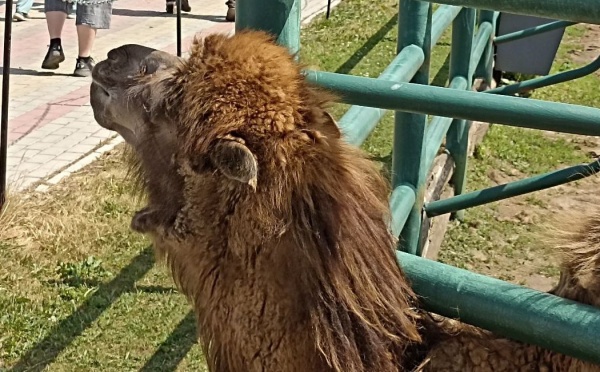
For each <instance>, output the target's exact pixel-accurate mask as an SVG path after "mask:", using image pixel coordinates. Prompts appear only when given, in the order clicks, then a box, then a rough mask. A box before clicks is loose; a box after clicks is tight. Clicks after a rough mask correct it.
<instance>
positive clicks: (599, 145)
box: [465, 25, 600, 291]
mask: <svg viewBox="0 0 600 372" xmlns="http://www.w3.org/2000/svg"><path fill="white" fill-rule="evenodd" d="M578 44H579V45H580V46H581V47H578V48H577V49H576V50H571V51H569V52H568V54H569V56H570V57H571V59H572V60H573V61H574V62H576V63H577V64H587V63H590V62H592V61H593V60H595V59H596V58H598V57H599V56H600V25H585V32H584V34H583V36H582V38H581V42H580V43H578ZM596 74H597V75H598V76H600V72H596ZM594 106H595V107H600V102H597V104H595V105H594ZM544 135H545V136H548V137H552V138H558V137H560V138H563V139H565V140H567V141H568V142H571V143H572V144H574V145H575V147H576V148H579V149H581V150H582V151H583V152H584V153H586V154H588V156H589V160H588V162H592V161H593V160H594V159H597V158H598V157H600V137H592V136H576V135H569V134H562V133H556V132H544ZM565 166H567V165H565ZM487 176H488V178H489V179H490V180H491V181H492V185H490V186H493V185H500V184H504V183H507V182H511V181H516V180H519V179H523V178H525V177H527V176H526V175H524V174H522V173H520V172H519V171H518V170H516V169H510V170H508V171H501V170H498V169H492V170H490V171H489V172H488V173H487ZM599 177H600V175H593V176H590V177H588V178H585V179H583V180H580V181H575V182H571V183H568V184H565V185H562V186H558V187H554V188H551V189H547V190H543V191H538V192H535V193H532V194H526V195H523V196H519V197H515V198H509V199H506V200H503V201H501V202H499V203H498V204H497V205H496V206H495V207H494V208H495V210H494V213H493V215H494V217H495V218H496V220H497V221H500V222H503V221H506V222H513V223H515V224H520V225H530V226H531V227H532V228H531V229H528V230H531V231H534V232H531V233H530V234H532V236H533V238H532V239H530V240H529V241H530V242H531V243H527V244H531V245H532V246H531V249H530V247H529V246H528V245H527V244H526V245H524V246H519V250H520V251H519V252H518V254H515V255H514V256H510V255H507V254H505V253H504V254H503V253H499V252H498V251H502V250H496V249H493V250H485V249H484V248H482V249H477V248H475V250H472V251H471V252H470V256H471V262H470V263H468V264H466V265H465V267H466V268H467V269H469V270H473V271H476V272H479V273H482V274H485V275H490V276H494V277H499V278H502V279H506V280H509V281H511V282H514V283H518V284H522V285H526V286H528V287H531V288H535V289H538V290H542V291H547V290H549V289H551V288H552V287H553V286H554V285H555V284H556V282H557V279H558V275H559V270H558V258H557V257H555V256H553V255H552V254H549V253H548V252H550V251H549V250H548V249H547V248H548V247H549V246H551V245H552V234H555V235H557V234H560V232H558V231H560V230H568V229H569V228H571V227H573V225H574V223H575V221H574V220H573V216H574V215H580V216H585V215H590V214H592V213H593V212H594V211H597V210H598V208H599V206H600V193H599V192H598V187H599V182H600V178H599ZM538 227H540V228H538ZM478 229H479V226H477V224H474V226H472V227H471V228H470V231H471V232H470V233H471V234H478ZM494 233H496V235H497V237H493V238H494V245H495V246H496V247H499V248H500V247H503V246H509V245H515V244H514V243H515V242H516V241H518V240H519V239H520V235H519V234H515V236H506V235H503V233H502V232H500V231H498V232H492V235H494ZM517 245H518V244H517ZM503 252H506V250H504V251H503Z"/></svg>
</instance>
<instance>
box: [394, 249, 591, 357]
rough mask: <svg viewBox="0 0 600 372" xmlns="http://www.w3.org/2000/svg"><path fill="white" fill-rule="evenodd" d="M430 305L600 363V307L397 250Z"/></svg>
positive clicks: (434, 309) (449, 314) (505, 333)
mask: <svg viewBox="0 0 600 372" xmlns="http://www.w3.org/2000/svg"><path fill="white" fill-rule="evenodd" d="M396 256H397V259H398V263H399V264H400V266H402V268H403V269H404V271H405V272H406V274H407V276H408V278H409V280H410V282H411V284H412V286H413V288H414V289H415V291H416V292H417V293H418V294H419V296H420V297H421V299H422V302H423V304H424V305H425V308H426V309H427V310H429V311H432V312H434V313H437V314H440V315H443V316H447V317H450V318H459V319H460V320H461V321H464V322H466V323H469V324H473V325H476V326H478V327H481V328H484V329H487V330H490V331H492V332H494V333H496V334H498V335H500V336H504V337H510V338H513V339H515V340H518V341H522V342H527V343H530V344H534V345H539V346H542V347H544V348H547V349H550V350H554V351H557V352H562V353H565V354H568V355H572V356H574V357H577V358H580V359H583V360H588V361H590V362H592V363H599V364H600V342H598V337H600V336H599V335H600V310H598V309H597V308H594V307H591V306H588V305H584V304H580V303H577V302H574V301H570V300H566V299H564V298H560V297H557V296H554V295H551V294H547V293H543V292H539V291H536V290H532V289H528V288H525V287H521V286H518V285H514V284H510V283H508V282H505V281H502V280H499V279H494V278H490V277H488V276H484V275H479V274H475V273H472V272H469V271H466V270H462V269H458V268H456V267H452V266H449V265H445V264H442V263H439V262H435V261H432V260H428V259H424V258H421V257H417V256H415V255H411V254H407V253H404V252H397V253H396Z"/></svg>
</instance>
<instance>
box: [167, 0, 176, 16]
mask: <svg viewBox="0 0 600 372" xmlns="http://www.w3.org/2000/svg"><path fill="white" fill-rule="evenodd" d="M166 12H167V13H169V14H173V13H175V2H174V1H167V9H166Z"/></svg>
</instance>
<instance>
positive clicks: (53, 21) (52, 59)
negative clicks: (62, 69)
mask: <svg viewBox="0 0 600 372" xmlns="http://www.w3.org/2000/svg"><path fill="white" fill-rule="evenodd" d="M44 11H45V13H46V25H47V26H48V34H49V35H50V46H49V48H48V53H46V57H45V58H44V61H43V62H42V68H43V69H48V70H56V69H57V68H58V65H59V64H60V63H61V62H62V61H64V60H65V54H64V53H63V49H62V43H61V40H60V36H61V34H62V28H63V26H64V24H65V20H66V19H67V3H66V2H63V1H61V0H46V1H45V2H44Z"/></svg>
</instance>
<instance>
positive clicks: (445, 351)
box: [423, 212, 600, 372]
mask: <svg viewBox="0 0 600 372" xmlns="http://www.w3.org/2000/svg"><path fill="white" fill-rule="evenodd" d="M568 220H569V221H570V226H572V227H574V229H572V230H571V231H560V232H558V233H557V234H555V236H556V239H555V241H554V243H555V244H554V245H555V246H556V250H557V252H555V253H557V254H559V255H560V256H561V258H562V270H561V279H560V282H559V283H558V285H557V286H556V287H555V288H553V289H552V290H551V291H550V293H552V294H555V295H557V296H560V297H563V298H567V299H570V300H574V301H578V302H580V303H584V304H587V305H592V306H595V307H597V308H600V226H599V225H598V221H599V220H600V212H597V213H596V214H595V215H592V216H583V217H582V216H578V217H577V216H573V218H571V219H568ZM424 319H425V318H424ZM427 328H428V330H429V332H426V333H429V335H428V336H426V340H425V343H426V344H429V347H430V350H429V354H428V355H427V360H426V361H425V362H424V367H423V370H424V371H456V372H458V371H461V372H463V371H482V372H492V371H493V372H496V371H498V372H509V371H510V372H512V371H568V372H600V365H596V364H591V363H588V362H584V361H581V360H578V359H575V358H572V357H569V356H566V355H563V354H560V353H556V352H552V351H549V350H546V349H543V348H540V347H537V346H533V345H526V344H522V343H519V342H516V341H512V340H508V339H504V338H499V337H496V336H494V335H493V334H491V333H490V332H487V331H483V330H481V329H478V328H475V327H472V326H469V325H466V324H464V323H460V322H457V321H454V320H449V319H442V320H438V321H435V322H434V321H432V322H431V323H430V324H429V326H428V327H427ZM565 337H569V336H568V335H565Z"/></svg>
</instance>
